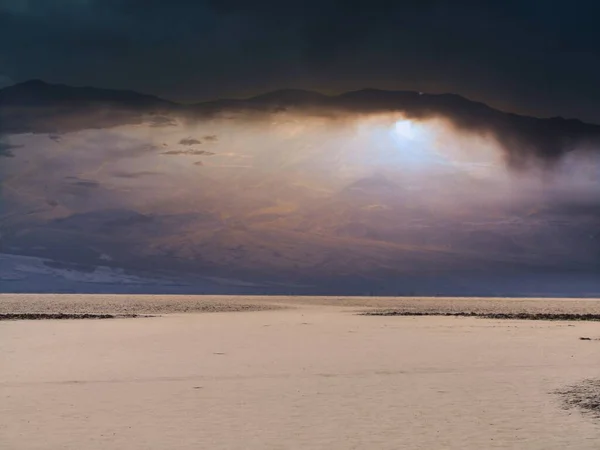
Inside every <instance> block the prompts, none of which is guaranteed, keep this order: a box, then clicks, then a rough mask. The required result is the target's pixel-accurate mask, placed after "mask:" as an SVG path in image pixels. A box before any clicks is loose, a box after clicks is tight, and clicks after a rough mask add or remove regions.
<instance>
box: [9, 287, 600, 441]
mask: <svg viewBox="0 0 600 450" xmlns="http://www.w3.org/2000/svg"><path fill="white" fill-rule="evenodd" d="M370 308H385V309H402V310H404V311H425V312H448V311H450V312H459V311H468V312H480V313H490V312H515V311H516V312H523V311H528V312H536V313H537V312H545V313H548V312H551V313H553V312H556V313H573V314H600V301H598V300H575V299H565V300H549V299H528V300H512V299H493V300H491V299H431V298H429V299H427V298H422V299H404V300H400V299H381V298H362V299H361V298H325V297H313V298H298V297H285V298H284V297H281V298H274V297H169V296H160V297H152V296H106V295H104V296H69V295H53V296H40V295H31V296H22V295H0V314H1V313H5V314H8V313H10V314H12V313H39V314H43V313H77V314H80V313H90V314H92V313H111V314H154V315H160V316H157V317H150V318H116V319H106V320H35V321H34V320H18V321H13V320H5V321H0V448H2V449H7V450H13V449H14V450H20V449H73V450H88V449H144V450H146V449H161V450H162V449H170V450H171V449H228V450H229V449H353V448H355V449H461V450H468V449H478V450H479V449H494V448H510V449H544V450H550V449H561V450H562V449H566V448H569V449H590V450H591V449H594V450H597V449H598V448H600V419H599V418H598V417H597V416H595V415H594V414H593V413H591V412H587V413H586V412H585V410H581V409H578V408H571V409H566V408H565V404H564V401H565V400H569V399H568V398H566V397H565V396H561V395H559V394H557V393H556V391H557V390H564V389H565V388H567V387H568V386H572V385H577V384H578V383H582V382H583V381H584V380H588V379H598V378H600V322H587V321H585V322H584V321H530V320H496V319H482V318H474V317H388V316H377V317H376V316H364V315H359V314H357V312H360V311H363V310H366V309H370ZM582 337H584V338H589V339H590V340H582V339H581V338H582ZM598 398H599V399H600V395H599V396H598Z"/></svg>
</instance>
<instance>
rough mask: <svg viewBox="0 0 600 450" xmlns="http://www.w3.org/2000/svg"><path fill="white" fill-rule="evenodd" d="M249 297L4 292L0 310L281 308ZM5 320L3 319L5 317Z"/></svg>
mask: <svg viewBox="0 0 600 450" xmlns="http://www.w3.org/2000/svg"><path fill="white" fill-rule="evenodd" d="M283 307H284V306H283V305H276V304H272V303H270V302H265V301H256V300H254V299H252V298H251V297H214V296H213V297H208V296H185V295H184V296H177V295H127V294H123V295H103V294H99V295H77V294H45V295H37V294H16V295H13V294H4V295H0V314H12V315H14V314H21V315H22V314H33V315H53V314H54V315H56V314H58V315H65V314H66V315H85V314H88V315H112V316H124V315H128V316H131V315H165V314H181V313H216V312H246V311H264V310H274V309H282V308H283ZM5 320H6V319H5Z"/></svg>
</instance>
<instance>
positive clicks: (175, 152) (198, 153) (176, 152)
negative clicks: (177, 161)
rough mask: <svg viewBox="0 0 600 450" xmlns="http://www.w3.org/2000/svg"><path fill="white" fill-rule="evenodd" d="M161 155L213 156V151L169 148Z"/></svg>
mask: <svg viewBox="0 0 600 450" xmlns="http://www.w3.org/2000/svg"><path fill="white" fill-rule="evenodd" d="M161 155H168V156H179V155H189V156H201V155H204V156H212V155H214V153H213V152H209V151H206V150H169V151H168V152H163V153H161Z"/></svg>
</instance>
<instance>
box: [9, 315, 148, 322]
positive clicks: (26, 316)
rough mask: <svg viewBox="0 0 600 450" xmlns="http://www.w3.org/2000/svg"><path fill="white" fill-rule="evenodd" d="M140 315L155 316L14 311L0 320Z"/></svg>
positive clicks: (74, 318) (119, 317)
mask: <svg viewBox="0 0 600 450" xmlns="http://www.w3.org/2000/svg"><path fill="white" fill-rule="evenodd" d="M141 317H155V316H148V315H139V314H65V313H56V314H44V313H16V314H10V313H9V314H0V321H1V320H80V319H92V320H99V319H135V318H141Z"/></svg>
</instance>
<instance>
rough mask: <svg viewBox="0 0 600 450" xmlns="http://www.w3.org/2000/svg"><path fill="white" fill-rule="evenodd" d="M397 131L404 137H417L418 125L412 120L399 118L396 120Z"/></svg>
mask: <svg viewBox="0 0 600 450" xmlns="http://www.w3.org/2000/svg"><path fill="white" fill-rule="evenodd" d="M395 131H396V133H397V134H398V135H399V136H400V137H403V138H404V139H410V140H412V139H415V138H416V137H417V134H418V133H417V129H416V126H415V125H414V124H413V123H412V122H411V121H410V120H399V121H398V122H396V125H395Z"/></svg>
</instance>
